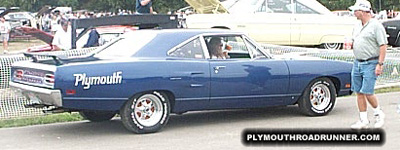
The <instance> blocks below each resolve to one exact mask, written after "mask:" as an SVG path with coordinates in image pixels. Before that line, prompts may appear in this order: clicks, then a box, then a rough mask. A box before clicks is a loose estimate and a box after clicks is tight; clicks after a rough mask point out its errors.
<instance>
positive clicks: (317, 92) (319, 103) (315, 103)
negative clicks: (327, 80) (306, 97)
mask: <svg viewBox="0 0 400 150" xmlns="http://www.w3.org/2000/svg"><path fill="white" fill-rule="evenodd" d="M310 101H311V106H312V107H314V108H315V109H317V110H323V109H325V108H326V107H327V106H328V105H329V104H330V101H331V92H330V90H329V87H328V86H326V85H325V84H317V85H314V86H313V87H311V91H310Z"/></svg>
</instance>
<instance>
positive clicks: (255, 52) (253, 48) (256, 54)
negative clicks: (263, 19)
mask: <svg viewBox="0 0 400 150" xmlns="http://www.w3.org/2000/svg"><path fill="white" fill-rule="evenodd" d="M246 45H247V47H248V48H249V51H250V52H251V53H252V55H253V58H258V59H260V58H267V57H266V56H265V55H264V54H263V53H262V52H261V51H260V50H259V49H258V48H257V47H256V46H255V45H253V44H252V43H251V42H250V41H248V40H247V39H246Z"/></svg>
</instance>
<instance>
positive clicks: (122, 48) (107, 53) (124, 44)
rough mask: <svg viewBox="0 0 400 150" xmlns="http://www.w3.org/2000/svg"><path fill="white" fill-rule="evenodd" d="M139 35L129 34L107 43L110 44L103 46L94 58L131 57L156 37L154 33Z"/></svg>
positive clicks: (135, 33)
mask: <svg viewBox="0 0 400 150" xmlns="http://www.w3.org/2000/svg"><path fill="white" fill-rule="evenodd" d="M140 33H141V32H129V33H128V34H125V35H123V36H121V38H118V39H116V40H115V41H112V42H109V43H110V44H106V45H104V46H103V47H102V48H101V50H99V51H97V52H95V55H94V57H97V58H115V57H118V58H124V57H125V58H126V57H131V56H133V55H134V54H135V53H137V52H138V51H139V50H140V49H142V48H143V47H144V46H145V45H146V44H147V43H149V42H150V41H152V40H153V39H154V38H155V37H156V36H157V34H156V33H154V32H152V33H151V32H146V34H140Z"/></svg>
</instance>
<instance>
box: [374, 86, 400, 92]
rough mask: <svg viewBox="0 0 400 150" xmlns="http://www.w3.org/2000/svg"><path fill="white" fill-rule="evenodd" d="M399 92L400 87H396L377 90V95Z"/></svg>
mask: <svg viewBox="0 0 400 150" xmlns="http://www.w3.org/2000/svg"><path fill="white" fill-rule="evenodd" d="M399 91H400V87H398V86H396V87H388V88H382V89H377V90H375V93H376V94H379V93H389V92H399Z"/></svg>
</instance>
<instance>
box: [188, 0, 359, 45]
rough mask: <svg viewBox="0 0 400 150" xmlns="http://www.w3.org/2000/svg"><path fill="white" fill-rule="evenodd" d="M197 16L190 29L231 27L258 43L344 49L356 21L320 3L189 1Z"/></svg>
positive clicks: (312, 0)
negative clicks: (346, 39) (338, 14)
mask: <svg viewBox="0 0 400 150" xmlns="http://www.w3.org/2000/svg"><path fill="white" fill-rule="evenodd" d="M185 1H186V2H187V3H189V5H191V6H192V7H193V8H194V9H195V12H197V14H192V15H188V16H187V17H186V26H187V27H188V28H227V29H232V30H237V31H242V32H246V33H248V34H249V36H251V37H252V38H254V39H255V40H256V41H257V42H260V43H268V44H278V45H297V46H323V47H324V48H326V49H340V48H341V47H342V45H343V43H344V42H345V38H346V37H351V33H352V29H353V26H354V24H355V21H356V18H351V17H341V16H336V15H334V14H333V13H332V12H331V11H330V10H328V9H327V8H326V7H324V6H323V5H322V4H320V3H319V2H317V1H316V0H226V1H223V2H219V1H218V0H202V1H198V0H185Z"/></svg>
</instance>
